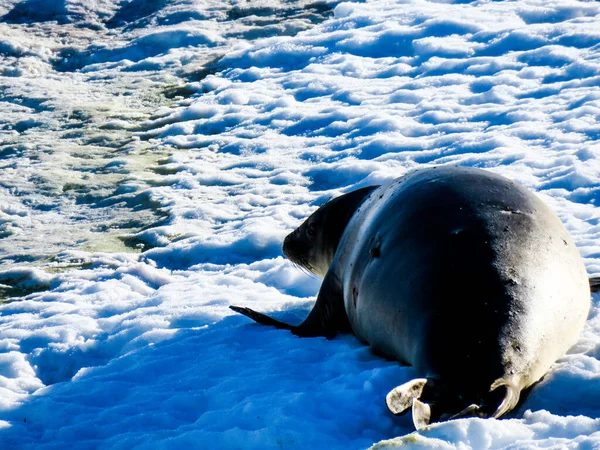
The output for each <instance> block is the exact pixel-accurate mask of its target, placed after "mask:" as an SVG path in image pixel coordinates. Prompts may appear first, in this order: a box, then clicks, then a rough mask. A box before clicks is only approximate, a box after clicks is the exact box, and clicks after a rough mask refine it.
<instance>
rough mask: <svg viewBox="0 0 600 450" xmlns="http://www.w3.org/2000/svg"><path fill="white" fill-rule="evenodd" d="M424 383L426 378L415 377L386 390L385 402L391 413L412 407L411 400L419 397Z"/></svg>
mask: <svg viewBox="0 0 600 450" xmlns="http://www.w3.org/2000/svg"><path fill="white" fill-rule="evenodd" d="M426 384H427V378H415V379H414V380H410V381H409V382H407V383H404V384H403V385H400V386H398V387H395V388H394V389H392V390H391V391H390V392H388V395H386V397H385V402H386V403H387V407H388V408H389V409H390V411H391V412H392V414H395V415H400V414H402V413H404V412H406V411H407V410H408V408H410V407H412V406H413V400H414V399H418V398H420V397H421V394H423V389H424V388H425V385H426Z"/></svg>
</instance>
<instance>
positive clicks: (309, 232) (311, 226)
mask: <svg viewBox="0 0 600 450" xmlns="http://www.w3.org/2000/svg"><path fill="white" fill-rule="evenodd" d="M306 234H307V235H308V237H315V235H316V234H317V226H316V225H315V224H314V223H311V224H309V225H308V227H307V228H306Z"/></svg>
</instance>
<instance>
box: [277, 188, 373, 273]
mask: <svg viewBox="0 0 600 450" xmlns="http://www.w3.org/2000/svg"><path fill="white" fill-rule="evenodd" d="M377 187H379V186H368V187H365V188H361V189H358V190H356V191H352V192H349V193H348V194H344V195H341V196H339V197H336V198H334V199H333V200H330V201H328V202H327V203H325V204H324V205H323V206H321V207H320V208H319V209H317V210H316V211H315V212H314V213H312V214H311V215H310V217H309V218H308V219H306V220H305V221H304V222H303V223H302V225H300V226H299V227H298V228H296V229H295V230H294V231H293V232H292V233H290V234H288V235H287V236H286V238H285V240H284V241H283V254H284V255H285V256H286V257H287V258H288V259H289V260H290V261H292V262H293V263H296V264H298V265H299V266H301V267H304V268H305V269H307V270H308V271H310V272H312V273H314V274H316V275H320V276H323V277H324V276H325V274H326V273H327V271H328V270H329V266H330V265H331V261H333V257H334V256H335V252H336V250H337V247H338V244H339V242H340V239H341V237H342V235H343V234H344V230H345V229H346V225H348V222H350V219H351V218H352V215H353V214H354V212H355V211H356V210H357V209H358V207H359V206H360V205H361V204H362V202H363V201H364V200H365V199H366V198H367V196H368V195H369V194H370V193H371V192H372V191H373V190H374V189H376V188H377Z"/></svg>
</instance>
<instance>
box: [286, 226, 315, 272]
mask: <svg viewBox="0 0 600 450" xmlns="http://www.w3.org/2000/svg"><path fill="white" fill-rule="evenodd" d="M294 234H295V233H290V234H288V235H287V236H286V237H285V239H284V240H283V247H282V250H283V254H284V256H285V257H286V258H287V259H289V260H290V261H291V262H292V263H293V264H294V265H295V266H297V267H299V268H300V269H302V270H304V271H307V272H309V273H313V274H315V269H314V267H313V266H312V265H311V264H310V263H309V262H308V259H307V253H308V252H307V246H306V243H304V242H302V240H300V239H297V238H295V236H294Z"/></svg>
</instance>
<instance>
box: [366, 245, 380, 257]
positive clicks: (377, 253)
mask: <svg viewBox="0 0 600 450" xmlns="http://www.w3.org/2000/svg"><path fill="white" fill-rule="evenodd" d="M369 254H370V255H371V256H372V257H373V258H379V257H380V256H381V250H379V247H373V248H372V249H371V250H369Z"/></svg>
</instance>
